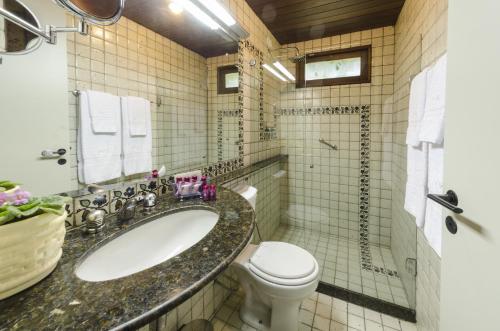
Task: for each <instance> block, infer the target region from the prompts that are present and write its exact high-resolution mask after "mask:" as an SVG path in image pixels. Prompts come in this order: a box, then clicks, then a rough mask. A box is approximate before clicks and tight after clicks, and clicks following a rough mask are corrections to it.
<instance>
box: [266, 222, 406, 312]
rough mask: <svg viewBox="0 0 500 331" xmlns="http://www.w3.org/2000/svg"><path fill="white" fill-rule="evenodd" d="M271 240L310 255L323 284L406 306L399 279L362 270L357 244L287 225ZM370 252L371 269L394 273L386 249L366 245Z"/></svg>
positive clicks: (280, 228) (394, 268)
mask: <svg viewBox="0 0 500 331" xmlns="http://www.w3.org/2000/svg"><path fill="white" fill-rule="evenodd" d="M272 240H277V241H285V242H289V243H291V244H295V245H297V246H300V247H302V248H304V249H306V250H307V251H309V252H310V253H311V254H313V255H314V256H315V257H316V259H317V260H318V263H319V265H320V268H321V271H320V280H321V281H323V282H326V283H329V284H333V285H336V286H339V287H342V288H346V289H349V290H352V291H355V292H358V293H363V294H366V295H369V296H371V297H375V298H378V299H381V300H384V301H388V302H391V303H395V304H398V305H400V306H404V307H409V304H408V300H407V298H406V293H405V291H404V288H403V284H402V282H401V279H400V278H399V277H397V276H391V275H388V274H384V273H380V272H375V271H372V270H365V269H362V267H361V256H360V254H361V251H360V246H359V242H358V241H355V240H347V239H343V238H339V237H336V236H333V235H327V234H322V233H319V232H313V231H310V230H304V229H301V228H297V227H290V226H280V227H279V228H278V230H277V231H276V232H275V233H274V235H273V237H272ZM370 253H371V258H372V264H373V265H374V266H376V267H379V268H380V267H382V268H384V269H386V270H394V271H396V270H397V269H396V265H395V264H394V260H393V258H392V253H391V250H390V249H389V248H386V247H380V246H377V245H370Z"/></svg>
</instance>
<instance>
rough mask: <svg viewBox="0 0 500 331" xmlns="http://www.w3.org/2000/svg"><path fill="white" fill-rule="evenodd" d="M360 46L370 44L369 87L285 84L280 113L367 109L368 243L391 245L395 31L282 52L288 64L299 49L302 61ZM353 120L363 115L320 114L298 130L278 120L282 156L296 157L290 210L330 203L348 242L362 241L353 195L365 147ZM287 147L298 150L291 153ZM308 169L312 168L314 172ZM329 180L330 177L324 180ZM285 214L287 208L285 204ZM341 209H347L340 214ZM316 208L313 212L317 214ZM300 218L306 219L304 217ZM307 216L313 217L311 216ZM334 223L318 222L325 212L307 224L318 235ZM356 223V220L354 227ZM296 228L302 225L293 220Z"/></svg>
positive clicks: (354, 35)
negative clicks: (325, 143) (328, 146)
mask: <svg viewBox="0 0 500 331" xmlns="http://www.w3.org/2000/svg"><path fill="white" fill-rule="evenodd" d="M362 45H372V77H371V78H372V80H371V83H366V84H351V85H340V86H325V87H309V88H296V87H295V85H294V84H282V85H281V99H280V107H281V108H287V109H290V108H295V109H297V108H299V109H300V108H311V107H313V108H316V107H329V106H353V105H354V106H358V105H369V106H370V154H369V157H370V182H369V184H370V186H369V195H370V200H369V210H368V212H369V219H368V229H369V235H368V239H369V241H370V243H374V244H381V245H384V246H389V245H390V241H391V231H390V228H391V219H392V215H391V214H392V211H391V199H392V194H391V181H392V178H391V166H392V162H391V158H392V103H393V78H394V75H393V73H394V27H392V26H387V27H383V28H378V29H371V30H365V31H360V32H354V33H348V34H342V35H336V36H332V37H328V38H322V39H315V40H308V41H305V42H299V43H294V44H288V45H284V46H286V47H289V48H288V52H283V57H284V58H290V57H294V56H296V55H297V51H296V50H295V47H297V49H298V52H299V54H304V53H313V52H321V51H327V50H335V49H341V48H349V47H355V46H362ZM283 64H284V65H285V66H286V67H287V69H288V70H289V71H290V72H295V64H294V63H292V62H291V61H283ZM349 116H353V117H352V119H348V117H349ZM356 116H358V117H359V115H322V117H319V118H318V119H312V118H311V119H307V118H302V117H300V116H299V117H297V119H296V122H295V123H294V122H293V121H292V122H291V123H290V122H289V120H284V119H281V118H280V119H279V120H278V123H279V125H278V132H279V135H280V138H281V146H282V149H281V153H282V154H291V153H292V154H294V155H297V158H290V160H289V162H290V176H292V178H293V179H292V180H291V181H290V183H289V185H291V186H292V188H290V198H289V203H290V206H291V205H301V204H302V205H304V206H307V207H308V208H309V209H311V208H312V207H316V206H317V205H320V204H323V205H326V204H328V205H329V206H328V208H330V209H331V210H332V212H333V213H338V215H336V216H334V217H333V218H332V223H331V225H332V228H331V230H332V231H333V232H334V233H335V234H338V235H341V236H346V237H348V238H357V234H358V233H359V217H358V214H357V213H358V210H357V208H359V202H358V200H359V199H357V194H358V193H357V192H356V193H355V190H356V189H357V188H358V185H359V148H360V147H359V118H356ZM337 117H338V118H337ZM309 121H312V122H309ZM332 121H333V122H332ZM356 123H357V124H356ZM356 127H357V128H358V129H356ZM356 130H358V131H356ZM319 138H323V139H325V140H327V141H329V142H331V143H333V144H337V145H339V148H340V149H339V151H338V152H337V153H332V152H330V151H329V150H327V149H326V147H325V146H322V145H320V144H319V142H318V139H319ZM306 141H307V143H306ZM290 144H293V145H292V146H293V147H291V146H290ZM311 165H313V166H314V168H310V166H311ZM328 173H330V174H329V175H327V174H328ZM330 176H333V178H332V177H330ZM297 180H298V181H297ZM311 180H312V181H311ZM322 185H323V187H322V188H321V190H320V189H319V188H320V187H321V186H322ZM302 193H304V194H302ZM282 208H285V209H286V208H288V207H285V206H283V204H282ZM304 208H306V207H304ZM337 208H342V209H341V210H339V211H338V212H335V210H336V209H337ZM314 209H316V208H312V210H314ZM300 212H301V213H303V212H304V213H306V211H305V210H304V211H303V212H302V211H300ZM307 213H308V214H310V215H313V213H312V212H307ZM284 215H285V216H284V218H283V220H282V222H285V223H286V222H288V218H287V212H286V210H284ZM329 217H330V216H328V215H327V214H324V215H321V213H320V214H319V215H314V217H313V216H310V217H308V218H307V221H306V223H307V224H309V225H310V226H314V228H315V229H319V230H326V228H329V227H330V223H329V221H328V219H329ZM356 217H358V218H357V220H356ZM292 223H294V225H297V226H300V225H299V224H298V223H297V222H296V221H292Z"/></svg>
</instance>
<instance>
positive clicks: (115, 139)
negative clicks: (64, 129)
mask: <svg viewBox="0 0 500 331" xmlns="http://www.w3.org/2000/svg"><path fill="white" fill-rule="evenodd" d="M111 100H113V101H111ZM108 102H109V105H110V106H112V107H113V109H116V111H115V112H114V113H113V117H114V119H113V121H117V123H118V125H117V126H116V132H115V133H96V132H95V131H94V130H93V128H92V118H91V115H90V102H89V93H88V91H82V92H81V94H80V98H79V124H78V135H77V159H78V179H79V181H80V182H81V183H84V184H93V183H99V182H103V181H106V180H110V179H113V178H118V177H120V176H121V148H122V145H121V131H120V128H121V126H120V98H119V97H114V96H112V95H110V97H109V101H108ZM110 122H111V120H110Z"/></svg>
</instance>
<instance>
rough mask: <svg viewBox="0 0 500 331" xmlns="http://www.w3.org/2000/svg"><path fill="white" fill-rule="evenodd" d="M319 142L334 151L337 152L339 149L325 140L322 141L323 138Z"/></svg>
mask: <svg viewBox="0 0 500 331" xmlns="http://www.w3.org/2000/svg"><path fill="white" fill-rule="evenodd" d="M319 142H320V143H322V144H324V145H326V146H328V147H330V148H331V149H333V150H334V151H336V150H337V149H338V148H337V145H332V144H330V143H329V142H327V141H326V140H325V139H322V138H321V139H320V140H319Z"/></svg>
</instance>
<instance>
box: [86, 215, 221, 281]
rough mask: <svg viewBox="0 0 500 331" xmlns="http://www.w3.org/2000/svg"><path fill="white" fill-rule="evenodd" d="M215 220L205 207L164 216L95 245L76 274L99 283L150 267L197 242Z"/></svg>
mask: <svg viewBox="0 0 500 331" xmlns="http://www.w3.org/2000/svg"><path fill="white" fill-rule="evenodd" d="M218 219H219V215H218V214H216V213H214V212H212V211H208V210H187V211H182V212H177V213H174V214H170V215H166V216H163V217H161V218H158V219H156V220H154V221H151V222H149V223H146V224H144V225H141V226H139V227H137V228H135V229H132V230H130V231H129V232H126V233H125V234H123V235H121V236H119V237H118V238H116V239H113V240H111V241H110V242H108V243H106V244H105V245H104V246H102V247H100V248H98V249H97V250H96V251H95V252H93V253H92V254H90V255H89V256H88V257H87V258H86V259H85V260H84V261H83V262H82V263H81V264H80V265H79V266H78V267H77V269H76V275H77V276H78V277H79V278H81V279H83V280H86V281H90V282H100V281H105V280H111V279H116V278H120V277H125V276H128V275H131V274H134V273H136V272H139V271H142V270H145V269H148V268H151V267H153V266H155V265H157V264H160V263H162V262H165V261H166V260H168V259H170V258H172V257H174V256H176V255H179V254H180V253H182V252H184V251H185V250H186V249H188V248H190V247H191V246H193V245H194V244H196V243H197V242H199V241H200V240H201V239H203V237H205V236H206V235H207V234H208V233H209V232H210V230H212V228H213V227H214V226H215V224H216V223H217V220H218Z"/></svg>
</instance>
